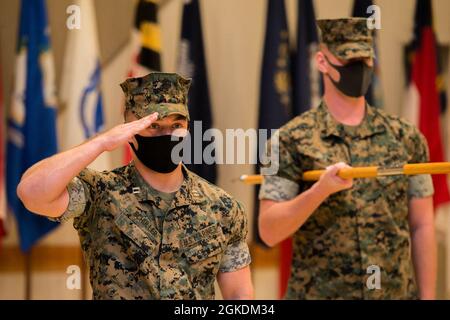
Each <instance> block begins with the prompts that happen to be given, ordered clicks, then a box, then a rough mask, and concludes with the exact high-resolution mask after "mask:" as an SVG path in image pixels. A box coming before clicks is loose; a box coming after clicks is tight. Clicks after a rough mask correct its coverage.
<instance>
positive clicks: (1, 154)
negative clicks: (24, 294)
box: [0, 65, 6, 248]
mask: <svg viewBox="0 0 450 320" xmlns="http://www.w3.org/2000/svg"><path fill="white" fill-rule="evenodd" d="M1 74H2V68H1V65H0V75H1ZM4 111H5V106H4V100H3V83H2V79H1V77H0V248H1V241H2V239H3V237H4V236H5V235H6V192H5V128H4V123H5V112H4Z"/></svg>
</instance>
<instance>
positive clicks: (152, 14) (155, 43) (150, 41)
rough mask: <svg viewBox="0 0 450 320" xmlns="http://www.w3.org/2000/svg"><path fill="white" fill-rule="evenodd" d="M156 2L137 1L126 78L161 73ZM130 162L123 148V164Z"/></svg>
mask: <svg viewBox="0 0 450 320" xmlns="http://www.w3.org/2000/svg"><path fill="white" fill-rule="evenodd" d="M158 3H159V1H158V0H139V2H138V4H137V6H136V13H135V20H134V28H133V30H132V32H131V47H132V49H131V50H132V59H133V61H132V64H131V69H130V72H129V73H128V77H130V78H131V77H143V76H145V75H147V74H148V73H150V72H151V71H161V32H160V28H159V24H158ZM124 104H125V103H124ZM130 160H131V149H130V146H129V145H128V144H127V145H126V146H125V147H124V163H125V164H126V163H128V162H130Z"/></svg>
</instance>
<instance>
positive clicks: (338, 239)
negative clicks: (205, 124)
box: [259, 19, 433, 299]
mask: <svg viewBox="0 0 450 320" xmlns="http://www.w3.org/2000/svg"><path fill="white" fill-rule="evenodd" d="M318 25H319V27H320V28H321V31H322V42H323V43H325V44H326V45H327V47H328V48H329V49H330V51H331V52H332V53H333V54H334V55H336V56H337V57H339V58H341V59H351V58H358V57H373V50H372V46H371V43H372V38H371V36H370V33H369V32H370V30H368V29H367V27H366V23H365V19H362V20H361V19H339V20H319V21H318ZM273 145H275V146H277V147H279V170H278V172H277V174H275V175H271V176H265V179H264V182H263V185H262V187H261V190H260V195H259V198H260V199H261V200H263V199H267V200H273V201H287V200H290V199H293V198H294V197H296V196H297V195H298V194H300V193H302V192H304V191H306V190H307V189H309V188H310V187H311V186H312V184H313V182H304V181H301V177H302V173H303V172H305V171H307V170H319V169H324V168H326V167H327V166H330V165H332V164H335V163H338V162H345V163H347V164H349V165H351V166H353V167H360V166H383V167H392V166H401V165H403V164H405V163H420V162H428V161H429V156H428V149H427V143H426V140H425V138H424V137H423V135H422V134H421V133H420V132H419V131H418V129H417V128H416V127H414V126H413V125H411V124H409V123H407V122H406V121H404V120H402V119H401V118H398V117H396V116H391V115H388V114H386V113H385V112H383V111H381V110H379V109H376V108H372V107H371V106H369V105H368V104H366V112H365V117H364V119H363V121H362V123H361V124H360V125H358V126H347V125H344V124H341V123H338V122H337V121H336V120H335V119H334V118H333V117H332V115H331V114H330V113H329V111H328V108H327V106H326V104H325V102H324V101H322V102H321V104H320V105H319V106H318V107H317V108H314V109H311V110H310V111H308V112H305V113H304V114H302V115H301V116H298V117H296V118H294V119H293V120H291V121H290V122H288V123H287V124H286V125H284V126H282V127H281V128H280V129H279V130H278V131H277V132H276V134H275V135H274V137H273V138H272V146H273ZM267 146H268V149H269V151H270V148H271V144H270V143H268V144H267ZM432 194H433V185H432V182H431V177H430V176H429V175H417V176H411V177H407V176H403V175H397V176H389V177H379V178H377V179H355V180H354V182H353V187H352V188H351V189H348V190H344V191H340V192H337V193H334V194H332V195H331V196H329V197H328V198H327V199H326V200H325V201H324V202H322V204H321V205H320V206H319V208H318V209H317V210H315V211H314V212H313V213H312V215H311V216H310V217H309V218H308V220H307V221H306V222H305V223H304V224H303V225H302V226H301V227H300V229H298V230H297V232H296V233H295V234H294V235H293V259H292V265H291V276H290V279H289V283H288V290H287V295H286V298H287V299H338V298H341V299H413V298H417V297H418V292H417V291H418V290H417V287H416V283H415V279H414V272H413V267H412V262H411V240H410V232H409V225H408V201H409V200H410V199H411V197H419V198H420V197H427V196H430V195H432ZM373 265H375V266H378V267H379V268H380V271H381V274H380V278H381V289H380V290H376V289H375V290H374V289H369V288H368V287H367V286H366V282H367V280H368V277H369V276H370V275H371V272H372V271H370V272H368V270H370V266H373Z"/></svg>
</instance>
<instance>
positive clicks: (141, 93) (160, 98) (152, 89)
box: [120, 72, 191, 120]
mask: <svg viewBox="0 0 450 320" xmlns="http://www.w3.org/2000/svg"><path fill="white" fill-rule="evenodd" d="M190 85H191V80H190V79H185V78H183V77H182V76H180V75H178V74H177V73H162V72H153V73H149V74H148V75H146V76H144V77H140V78H129V79H127V80H125V81H124V82H122V83H121V84H120V86H121V88H122V90H123V92H124V94H125V99H126V101H125V109H126V111H131V112H132V113H133V114H134V115H135V116H136V117H137V118H138V119H139V118H142V117H145V116H147V115H149V114H151V113H153V112H158V114H159V116H158V118H159V119H162V118H164V117H166V116H168V115H170V114H181V115H183V116H185V117H186V118H187V119H188V120H189V111H188V107H187V102H188V91H189V87H190Z"/></svg>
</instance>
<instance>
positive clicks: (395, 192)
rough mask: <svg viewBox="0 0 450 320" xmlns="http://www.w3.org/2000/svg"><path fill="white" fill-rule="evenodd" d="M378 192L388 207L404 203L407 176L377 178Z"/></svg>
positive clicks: (407, 181)
mask: <svg viewBox="0 0 450 320" xmlns="http://www.w3.org/2000/svg"><path fill="white" fill-rule="evenodd" d="M377 181H378V184H379V185H380V192H381V194H382V195H383V197H384V199H385V200H386V201H387V204H388V205H389V206H390V207H396V206H398V205H406V203H404V202H405V201H406V200H407V193H408V184H409V178H408V176H405V175H395V176H386V177H379V178H377Z"/></svg>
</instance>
